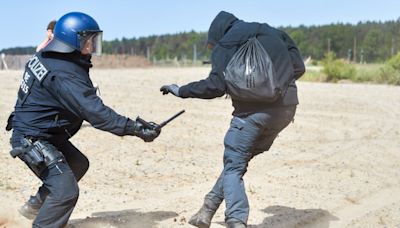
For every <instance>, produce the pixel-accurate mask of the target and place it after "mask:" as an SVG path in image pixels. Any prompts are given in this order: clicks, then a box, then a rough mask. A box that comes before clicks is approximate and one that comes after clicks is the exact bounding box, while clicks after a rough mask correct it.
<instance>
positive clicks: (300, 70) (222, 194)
mask: <svg viewBox="0 0 400 228" xmlns="http://www.w3.org/2000/svg"><path fill="white" fill-rule="evenodd" d="M255 35H257V39H258V41H259V42H260V43H261V44H262V46H263V47H264V49H265V50H266V51H267V53H268V54H269V56H270V58H271V60H272V63H273V66H274V68H275V70H276V74H277V75H290V77H289V78H291V80H290V82H288V87H287V88H286V90H285V91H284V93H283V95H282V96H281V98H279V99H278V100H276V101H274V102H260V101H257V102H248V101H241V100H235V99H232V105H233V107H234V111H233V113H232V115H233V118H232V120H231V123H230V128H229V130H228V132H227V133H226V136H225V139H224V146H225V151H224V157H223V162H224V169H223V171H222V173H221V175H220V177H219V178H218V180H217V182H216V184H215V185H214V187H213V188H212V190H211V191H210V192H209V193H208V194H207V195H206V196H205V199H204V203H203V206H202V207H201V209H200V210H199V211H198V212H197V213H196V214H195V215H194V216H193V217H192V218H191V219H190V220H189V223H190V224H192V225H194V226H197V227H209V226H210V224H211V219H212V217H213V216H214V214H215V212H216V210H217V209H218V207H219V205H220V204H221V203H222V201H223V200H224V199H225V203H226V211H225V222H226V224H227V225H228V227H246V226H247V220H248V216H249V203H248V200H247V196H246V193H245V189H244V183H243V179H242V177H243V175H244V174H245V173H246V171H247V166H248V163H249V161H250V160H251V159H252V158H253V157H254V156H255V155H257V154H260V153H262V152H264V151H268V150H269V149H270V147H271V145H272V143H273V141H274V139H275V138H276V137H277V135H278V133H279V132H280V131H282V130H283V129H284V128H285V127H286V126H287V125H288V124H289V123H290V122H291V121H292V120H293V118H294V115H295V111H296V105H297V104H298V103H299V102H298V98H297V87H296V83H295V81H296V80H297V79H298V78H299V77H301V76H302V75H303V74H304V72H305V67H304V63H303V60H302V57H301V55H300V52H299V50H298V49H297V47H296V45H295V43H294V42H293V40H292V39H291V38H290V37H289V36H288V35H287V34H286V33H285V32H283V31H280V30H278V29H275V28H273V27H271V26H269V25H268V24H265V23H264V24H261V23H256V22H253V23H248V22H244V21H242V20H238V19H237V18H236V17H235V16H234V15H232V14H230V13H227V12H224V11H222V12H220V13H219V14H218V15H217V16H216V17H215V19H214V20H213V21H212V23H211V25H210V28H209V31H208V47H209V48H212V55H211V63H212V69H211V72H210V74H209V76H208V77H207V78H206V79H203V80H200V81H196V82H191V83H189V84H187V85H184V86H181V87H179V86H178V85H176V84H171V85H164V86H162V87H161V89H160V90H161V91H162V93H163V94H168V93H172V94H173V95H175V96H177V97H181V98H201V99H212V98H216V97H221V96H223V95H224V94H226V93H227V92H228V91H227V86H226V83H225V80H224V70H225V68H226V66H227V65H228V63H229V61H230V60H231V58H232V57H233V55H234V54H235V53H236V51H237V50H238V49H239V47H240V46H241V45H243V44H244V43H245V42H246V41H247V40H248V39H249V38H251V37H254V36H255Z"/></svg>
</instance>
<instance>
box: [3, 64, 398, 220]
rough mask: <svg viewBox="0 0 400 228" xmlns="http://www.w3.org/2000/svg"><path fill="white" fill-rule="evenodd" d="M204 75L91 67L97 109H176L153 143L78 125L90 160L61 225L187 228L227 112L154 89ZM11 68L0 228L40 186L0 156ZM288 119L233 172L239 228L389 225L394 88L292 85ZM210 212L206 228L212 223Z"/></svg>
mask: <svg viewBox="0 0 400 228" xmlns="http://www.w3.org/2000/svg"><path fill="white" fill-rule="evenodd" d="M208 70H209V69H208V68H184V69H178V68H158V69H152V68H150V69H135V70H93V71H92V79H93V81H94V82H95V83H96V84H98V85H99V86H100V92H101V97H102V98H103V101H104V103H105V104H108V105H109V106H110V107H112V108H114V109H115V110H116V111H118V112H120V113H121V114H124V115H128V116H130V117H132V118H135V117H136V116H137V115H140V116H141V117H143V118H144V119H146V120H153V121H156V122H161V121H163V120H164V119H166V118H167V117H169V116H171V115H172V114H174V113H175V112H177V111H179V110H181V109H185V110H186V113H185V114H184V115H183V116H181V117H180V118H178V119H176V120H175V121H174V122H172V123H171V124H170V125H168V126H167V127H165V128H164V129H163V132H162V134H161V136H160V137H159V138H157V139H156V141H155V142H153V143H148V144H147V143H144V142H142V141H141V140H140V139H138V138H136V137H118V136H114V135H112V134H110V133H107V132H102V131H99V130H96V129H94V128H92V127H90V126H89V125H88V124H87V123H85V125H84V127H83V128H82V129H81V131H80V132H79V133H78V134H77V135H76V136H74V137H73V139H72V142H73V143H74V144H75V145H76V146H77V147H78V148H80V149H81V151H83V152H84V153H85V154H86V155H87V156H88V157H89V159H90V161H91V167H90V169H89V171H88V173H87V174H86V176H85V177H84V178H83V179H82V181H81V182H80V191H81V195H80V198H79V201H78V204H77V206H76V208H75V211H74V213H73V214H72V217H71V220H70V224H73V225H74V226H75V227H84V228H87V227H191V226H190V225H189V224H188V223H187V221H188V220H189V218H190V216H191V215H192V214H194V213H195V212H196V211H197V210H198V208H199V207H200V205H201V203H202V199H203V196H204V194H206V193H207V192H208V190H209V189H210V188H211V186H212V185H213V184H214V181H215V180H216V178H217V176H218V175H219V172H220V171H221V169H222V151H223V144H222V141H223V137H224V134H225V132H226V130H227V129H228V126H229V121H230V117H231V116H230V113H231V112H232V107H231V104H230V101H229V100H227V99H224V98H219V99H214V100H198V99H186V100H184V99H178V98H175V97H173V96H162V95H161V93H160V92H159V91H158V89H159V87H160V86H161V85H163V84H165V83H173V82H177V83H178V84H184V83H187V82H190V81H193V80H197V79H201V78H203V77H204V76H206V75H207V73H208ZM20 77H21V72H20V71H2V72H0V101H1V102H0V108H1V113H0V123H1V124H0V126H1V130H0V146H1V151H2V153H1V154H0V162H1V164H2V165H1V166H0V177H1V179H0V191H1V192H0V202H1V205H2V206H1V208H0V227H8V228H9V227H29V225H30V221H29V220H26V219H24V218H23V217H21V216H20V215H19V214H18V213H17V208H18V207H19V206H21V205H22V204H23V202H24V201H25V200H26V199H27V198H28V197H29V195H30V194H33V193H34V191H35V189H36V187H37V186H38V185H39V184H40V182H39V181H38V180H37V179H36V178H35V177H34V176H33V175H32V174H31V173H30V171H29V170H28V169H27V168H26V167H25V165H24V164H23V163H22V162H20V161H19V160H14V159H12V158H11V157H10V156H9V154H8V151H9V149H10V147H9V144H8V140H9V137H10V134H9V132H6V131H5V130H4V126H5V122H6V119H7V116H8V113H9V112H10V111H11V109H12V107H13V105H14V102H15V99H16V92H17V88H18V86H19V81H20ZM298 87H299V96H300V102H301V104H300V105H299V106H298V110H297V115H296V118H295V122H294V124H290V125H289V127H288V128H286V129H285V130H284V131H283V132H282V133H281V135H280V137H279V138H277V140H276V141H275V143H274V145H273V147H272V149H271V150H270V151H269V152H267V153H264V154H262V155H260V156H258V157H256V158H255V159H254V160H253V161H252V162H251V163H250V166H249V170H248V172H247V173H246V176H245V178H244V179H245V183H246V189H247V193H248V197H249V201H250V204H251V212H250V218H249V224H250V227H253V228H254V227H273V228H287V227H289V228H290V227H315V228H326V227H363V228H364V227H400V152H399V148H400V122H399V119H400V87H393V86H385V85H359V84H319V83H304V82H300V83H299V84H298ZM223 211H224V207H223V206H222V207H221V208H220V209H219V210H218V212H217V214H216V216H215V218H214V220H213V224H212V226H211V227H224V223H223V221H224V216H223Z"/></svg>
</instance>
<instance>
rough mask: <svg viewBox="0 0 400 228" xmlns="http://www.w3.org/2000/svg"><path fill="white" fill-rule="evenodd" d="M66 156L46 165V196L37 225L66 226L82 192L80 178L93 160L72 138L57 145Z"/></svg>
mask: <svg viewBox="0 0 400 228" xmlns="http://www.w3.org/2000/svg"><path fill="white" fill-rule="evenodd" d="M55 146H56V148H57V149H58V150H59V151H61V152H62V153H63V155H64V157H65V159H66V161H65V162H59V163H56V164H54V165H51V166H50V167H48V168H46V169H45V170H44V171H43V172H42V173H41V174H40V176H39V178H40V179H41V180H42V182H43V184H42V186H41V187H40V188H39V191H38V193H37V194H38V195H39V196H40V198H41V199H42V200H43V205H42V207H41V208H40V210H39V214H38V215H37V216H36V218H35V220H34V221H33V227H35V228H36V227H48V228H50V227H64V226H66V224H67V222H68V219H69V217H70V216H71V213H72V211H73V209H74V207H75V205H76V202H77V200H78V196H79V187H78V183H77V182H78V181H79V180H80V179H81V178H82V177H83V176H84V175H85V173H86V171H87V170H88V168H89V160H88V159H87V157H86V156H85V155H84V154H82V153H81V152H80V151H79V150H78V149H77V148H76V147H75V146H74V145H72V143H70V142H69V141H67V142H65V143H63V144H61V145H55Z"/></svg>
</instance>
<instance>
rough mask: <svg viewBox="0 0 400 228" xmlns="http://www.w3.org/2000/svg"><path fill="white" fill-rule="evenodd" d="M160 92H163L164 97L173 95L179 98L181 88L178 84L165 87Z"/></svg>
mask: <svg viewBox="0 0 400 228" xmlns="http://www.w3.org/2000/svg"><path fill="white" fill-rule="evenodd" d="M160 91H161V92H162V94H163V95H165V94H168V93H172V94H173V95H175V96H177V97H179V86H178V85H177V84H172V85H163V86H162V87H161V88H160Z"/></svg>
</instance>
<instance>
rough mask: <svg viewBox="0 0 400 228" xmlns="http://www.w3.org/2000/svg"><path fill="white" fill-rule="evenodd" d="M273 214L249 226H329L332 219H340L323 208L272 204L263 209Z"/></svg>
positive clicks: (283, 227)
mask: <svg viewBox="0 0 400 228" xmlns="http://www.w3.org/2000/svg"><path fill="white" fill-rule="evenodd" d="M262 211H263V212H265V213H268V214H272V216H268V217H266V218H265V219H264V220H263V222H262V223H261V224H259V225H249V226H248V227H249V228H263V227H269V228H328V227H329V223H330V221H334V220H338V218H336V217H335V216H333V215H331V214H330V213H329V212H328V211H326V210H322V209H296V208H291V207H285V206H278V205H277V206H270V207H267V208H265V209H263V210H262Z"/></svg>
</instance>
